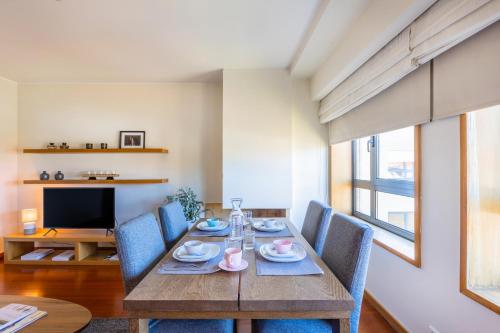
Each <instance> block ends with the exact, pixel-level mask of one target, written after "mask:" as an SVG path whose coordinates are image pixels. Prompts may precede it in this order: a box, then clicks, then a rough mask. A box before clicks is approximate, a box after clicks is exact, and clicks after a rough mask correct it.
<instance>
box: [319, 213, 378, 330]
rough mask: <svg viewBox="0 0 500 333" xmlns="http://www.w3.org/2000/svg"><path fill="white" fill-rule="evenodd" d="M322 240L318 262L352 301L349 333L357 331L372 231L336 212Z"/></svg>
mask: <svg viewBox="0 0 500 333" xmlns="http://www.w3.org/2000/svg"><path fill="white" fill-rule="evenodd" d="M326 238H327V241H326V243H325V247H324V250H323V255H322V259H323V260H324V261H325V263H326V264H327V265H328V267H329V268H330V269H331V270H332V272H333V274H335V276H336V277H337V278H338V279H339V280H340V282H342V284H343V285H344V287H345V288H346V289H347V291H349V293H350V294H351V296H352V298H354V303H355V307H354V310H353V311H352V312H351V332H357V331H358V325H359V316H360V313H361V303H362V302H363V293H364V290H365V282H366V273H367V271H368V262H369V260H370V252H371V247H372V240H373V229H372V228H371V227H370V226H369V225H368V224H366V223H364V222H363V221H361V220H360V219H358V218H356V217H354V216H349V215H345V214H342V213H337V214H335V215H334V216H333V217H332V222H331V225H330V230H328V234H327V237H326Z"/></svg>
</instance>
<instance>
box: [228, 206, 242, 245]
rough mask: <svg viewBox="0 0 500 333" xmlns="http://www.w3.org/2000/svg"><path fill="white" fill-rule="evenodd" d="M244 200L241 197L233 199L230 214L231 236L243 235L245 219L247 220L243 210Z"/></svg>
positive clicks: (238, 236)
mask: <svg viewBox="0 0 500 333" xmlns="http://www.w3.org/2000/svg"><path fill="white" fill-rule="evenodd" d="M242 202H243V199H241V198H233V199H231V205H232V206H233V208H232V210H231V213H230V214H229V222H230V223H231V237H237V238H240V237H243V221H244V220H245V215H244V214H243V212H242V211H241V204H242Z"/></svg>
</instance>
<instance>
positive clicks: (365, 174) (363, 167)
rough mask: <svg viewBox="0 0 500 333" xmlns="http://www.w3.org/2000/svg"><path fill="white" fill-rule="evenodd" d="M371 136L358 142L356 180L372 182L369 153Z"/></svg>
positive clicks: (355, 152)
mask: <svg viewBox="0 0 500 333" xmlns="http://www.w3.org/2000/svg"><path fill="white" fill-rule="evenodd" d="M370 138H371V137H370V136H367V137H366V138H361V139H357V140H356V145H355V147H356V149H355V151H354V154H355V159H356V160H355V161H356V163H355V165H356V170H354V176H355V179H362V180H370V152H369V151H368V148H367V147H368V141H370Z"/></svg>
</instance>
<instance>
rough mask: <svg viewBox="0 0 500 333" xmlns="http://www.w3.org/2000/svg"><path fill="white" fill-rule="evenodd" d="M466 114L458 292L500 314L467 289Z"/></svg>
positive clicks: (462, 122)
mask: <svg viewBox="0 0 500 333" xmlns="http://www.w3.org/2000/svg"><path fill="white" fill-rule="evenodd" d="M467 145H468V133H467V113H464V114H461V115H460V278H459V279H460V288H459V289H460V292H461V293H462V294H464V295H465V296H467V297H469V298H471V299H472V300H474V301H476V302H478V303H479V304H481V305H483V306H485V307H487V308H488V309H490V310H492V311H494V312H496V313H497V314H500V306H498V305H497V304H495V303H493V302H492V301H490V300H488V299H486V298H484V297H482V296H481V295H479V294H477V293H475V292H474V291H473V290H471V289H469V288H468V287H467V268H468V263H467V246H468V244H467V242H468V237H467V229H468V218H467V217H468V214H467V212H468V204H469V203H468V201H469V200H468V194H467V193H468V186H469V179H468V177H467V164H468V156H467Z"/></svg>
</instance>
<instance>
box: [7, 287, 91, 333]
mask: <svg viewBox="0 0 500 333" xmlns="http://www.w3.org/2000/svg"><path fill="white" fill-rule="evenodd" d="M10 303H20V304H26V305H32V306H36V307H37V308H38V310H40V311H45V312H47V315H46V316H45V317H43V318H40V319H38V320H37V321H35V322H33V323H31V324H30V325H28V326H26V327H25V328H23V329H22V330H21V331H19V332H21V333H42V332H43V333H47V332H51V333H73V332H79V331H81V330H82V329H84V328H85V327H86V326H87V325H88V323H89V321H90V319H91V318H92V314H91V313H90V311H89V310H87V309H86V308H84V307H83V306H81V305H78V304H75V303H71V302H67V301H63V300H60V299H53V298H43V297H31V296H18V295H0V307H3V306H5V305H7V304H10Z"/></svg>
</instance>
